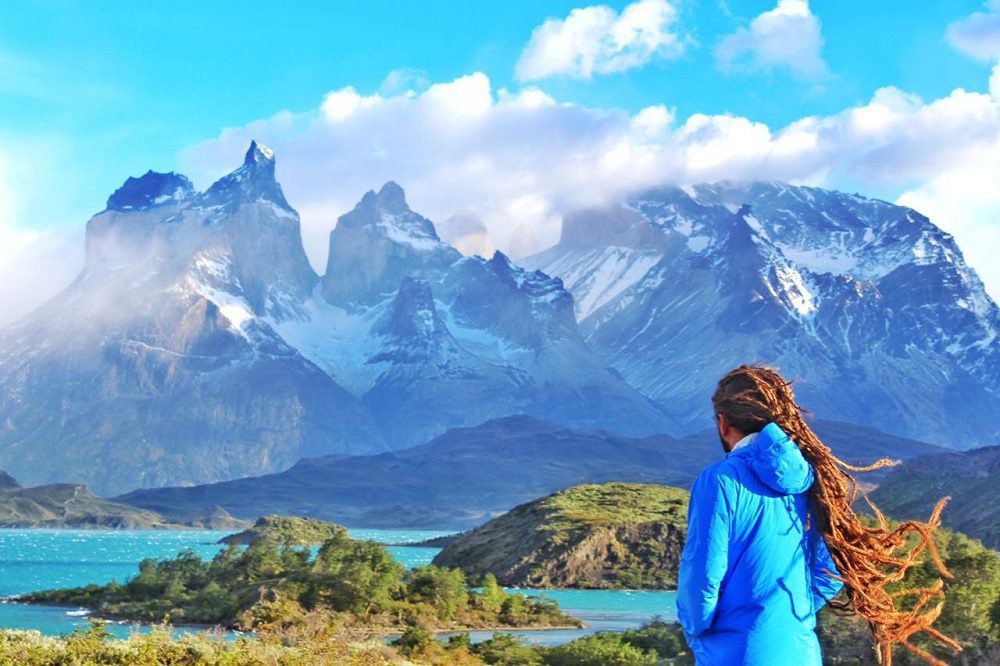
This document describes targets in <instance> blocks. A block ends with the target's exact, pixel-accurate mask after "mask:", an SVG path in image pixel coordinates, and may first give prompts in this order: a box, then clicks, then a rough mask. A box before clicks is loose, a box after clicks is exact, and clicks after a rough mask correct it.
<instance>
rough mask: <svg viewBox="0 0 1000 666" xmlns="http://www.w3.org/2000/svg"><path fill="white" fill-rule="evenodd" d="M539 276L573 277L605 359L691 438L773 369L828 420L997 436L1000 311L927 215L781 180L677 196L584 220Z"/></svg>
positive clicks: (972, 438)
mask: <svg viewBox="0 0 1000 666" xmlns="http://www.w3.org/2000/svg"><path fill="white" fill-rule="evenodd" d="M522 263H523V264H524V265H526V266H528V267H531V268H539V269H541V270H543V271H545V272H546V273H548V274H550V275H556V276H559V277H561V278H562V279H563V281H564V283H565V284H566V286H567V288H568V289H569V291H570V292H571V293H573V295H574V297H575V302H576V314H577V318H578V320H579V321H580V323H581V327H582V329H583V331H584V334H585V336H586V340H587V342H588V344H589V345H590V346H591V347H592V348H593V349H594V350H595V351H596V352H597V353H598V354H600V355H601V356H602V358H605V359H607V360H608V361H609V362H610V363H611V364H612V366H613V367H615V368H616V369H617V370H618V371H619V372H620V373H621V374H622V376H623V377H624V378H625V379H626V380H627V381H628V382H629V383H630V384H631V385H633V386H636V387H637V388H639V389H640V390H641V391H643V392H644V393H645V394H647V395H649V396H650V397H652V398H654V399H655V400H657V401H658V402H659V403H660V405H661V406H662V407H663V408H664V409H665V410H666V411H667V412H668V413H669V414H670V415H671V416H672V420H673V421H675V422H680V423H682V424H683V425H684V426H685V427H688V428H697V427H701V426H702V424H704V423H706V422H708V421H707V419H710V417H711V414H710V412H709V405H708V400H707V396H709V395H710V394H711V391H712V389H713V385H714V382H715V381H716V380H717V379H718V377H720V376H721V375H722V374H723V373H724V372H725V371H726V370H728V369H730V368H732V367H734V366H735V365H737V364H739V363H745V362H765V363H769V364H772V365H776V366H778V367H779V369H780V370H782V371H783V372H784V373H785V374H786V375H787V376H790V377H800V378H801V380H800V382H799V384H798V395H799V397H800V399H801V402H802V403H803V404H804V405H806V406H807V407H810V408H811V409H813V410H814V411H815V413H817V414H820V415H822V416H824V417H826V418H834V419H838V420H844V421H850V422H853V423H858V424H864V425H871V426H874V427H876V428H879V429H881V430H884V431H886V432H891V433H894V434H898V435H904V436H910V437H917V438H920V439H924V440H927V441H933V442H935V443H940V444H944V445H947V446H952V447H959V448H964V447H968V446H971V445H974V444H977V443H987V442H990V441H993V440H994V439H995V438H996V437H997V434H998V427H997V422H998V420H997V417H998V416H1000V412H998V405H1000V393H998V390H997V387H998V386H1000V375H998V368H1000V335H998V334H1000V310H998V308H997V306H996V304H995V303H993V301H991V300H990V298H989V297H988V296H987V294H986V292H985V291H984V289H983V286H982V283H981V282H980V281H979V279H978V277H977V276H976V274H975V272H974V271H973V270H971V269H970V268H969V267H968V266H966V264H965V262H964V260H963V259H962V255H961V253H960V251H959V250H958V248H957V246H956V245H955V243H954V240H953V239H952V237H951V236H949V235H948V234H946V233H944V232H943V231H941V230H940V229H939V228H938V227H936V226H935V225H934V224H932V223H931V222H930V221H929V220H928V219H927V218H926V217H924V216H922V215H920V214H919V213H917V212H916V211H913V210H910V209H907V208H904V207H900V206H894V205H892V204H888V203H885V202H882V201H877V200H873V199H866V198H864V197H861V196H858V195H847V194H843V193H839V192H830V191H826V190H820V189H817V188H808V187H792V186H787V185H782V184H777V183H755V184H749V185H737V184H721V185H711V186H707V185H706V186H698V187H694V188H690V189H688V190H681V189H675V188H666V189H661V190H655V191H651V192H647V193H645V194H643V195H641V196H638V197H636V198H634V199H632V200H630V201H629V202H627V203H626V204H624V205H622V206H616V207H613V208H610V209H607V210H597V211H587V212H585V213H581V214H578V215H576V216H570V217H569V218H568V219H567V220H566V222H565V227H564V231H563V239H562V241H561V242H560V244H559V245H557V246H555V247H554V248H551V249H550V250H547V251H545V252H543V253H541V254H539V255H536V256H534V257H530V258H527V259H525V260H523V261H522Z"/></svg>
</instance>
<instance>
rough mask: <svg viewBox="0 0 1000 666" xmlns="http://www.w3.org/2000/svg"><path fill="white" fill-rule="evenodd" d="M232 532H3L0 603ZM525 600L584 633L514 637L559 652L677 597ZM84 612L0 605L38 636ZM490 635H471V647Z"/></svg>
mask: <svg viewBox="0 0 1000 666" xmlns="http://www.w3.org/2000/svg"><path fill="white" fill-rule="evenodd" d="M350 532H351V535H352V536H353V537H354V538H357V539H370V540H372V541H378V542H380V543H410V542H417V541H423V540H424V539H429V538H432V537H436V536H441V535H444V534H449V532H435V531H421V530H364V529H352V530H351V531H350ZM226 534H229V532H213V531H170V530H121V531H94V530H10V529H3V530H0V597H2V598H6V597H9V596H10V595H15V594H23V593H25V592H33V591H36V590H44V589H51V588H57V587H72V586H78V585H87V584H89V583H107V582H110V581H111V580H118V581H125V580H128V579H129V578H131V577H132V576H134V575H135V574H136V572H137V571H138V565H139V562H140V561H141V560H143V559H145V558H149V557H157V558H163V557H172V556H173V555H175V554H176V553H177V552H179V551H180V550H182V549H184V548H191V549H193V550H194V551H195V552H197V553H199V554H200V555H201V556H202V557H205V558H210V557H212V556H213V555H215V553H217V552H218V551H219V549H220V548H221V546H219V545H217V544H216V543H215V542H216V541H218V540H219V539H220V538H222V537H223V536H225V535H226ZM389 551H390V552H391V553H392V554H393V556H394V557H395V558H396V559H397V560H399V561H400V562H401V563H402V564H404V565H405V566H407V567H414V566H418V565H421V564H427V563H429V562H430V561H431V560H432V559H433V558H434V555H436V554H437V553H438V551H439V549H438V548H414V547H405V546H390V547H389ZM519 591H521V592H524V593H525V594H532V595H535V594H547V595H548V596H550V597H552V598H553V599H555V600H556V601H558V602H559V605H560V606H562V607H563V608H564V609H565V610H567V611H568V612H569V613H571V614H572V615H575V616H576V617H578V618H580V619H581V620H583V621H584V623H585V624H586V625H587V626H586V628H585V629H583V630H554V631H526V632H514V633H519V634H520V635H522V636H524V637H525V638H526V639H527V640H529V641H531V642H535V643H544V644H555V643H562V642H565V641H569V640H573V639H574V638H578V637H580V636H582V635H585V634H589V633H593V632H595V631H606V630H615V631H620V630H623V629H627V628H630V627H637V626H639V625H641V624H642V623H643V622H646V621H647V620H649V619H651V618H653V617H654V616H657V615H658V616H660V617H662V618H663V619H666V620H672V619H674V618H675V612H674V593H672V592H642V591H601V590H519ZM87 621H88V616H87V613H86V611H85V610H84V609H74V608H61V607H58V608H57V607H46V606H25V605H21V604H16V603H0V628H3V629H37V630H39V631H40V632H42V633H43V634H50V635H58V634H65V633H69V632H71V631H73V629H75V628H77V627H83V626H86V625H87ZM109 629H110V630H111V631H112V632H113V633H115V634H117V635H119V636H127V635H128V634H129V633H130V632H132V631H144V630H145V629H144V628H143V627H140V626H138V625H130V624H127V623H125V624H114V625H111V626H109ZM489 635H490V632H473V633H472V638H473V640H482V639H484V638H487V637H489Z"/></svg>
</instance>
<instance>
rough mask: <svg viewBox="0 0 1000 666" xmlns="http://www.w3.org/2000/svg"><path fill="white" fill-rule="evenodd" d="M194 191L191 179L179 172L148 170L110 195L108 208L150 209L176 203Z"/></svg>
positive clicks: (130, 178)
mask: <svg viewBox="0 0 1000 666" xmlns="http://www.w3.org/2000/svg"><path fill="white" fill-rule="evenodd" d="M193 193H194V187H193V186H192V185H191V181H190V180H188V179H187V177H186V176H183V175H181V174H179V173H174V172H173V171H171V172H169V173H159V172H156V171H147V172H146V173H145V174H143V175H142V176H139V177H138V178H134V177H132V176H129V178H128V179H127V180H126V181H125V182H124V183H123V184H122V186H121V187H119V188H118V189H117V190H115V191H114V193H113V194H112V195H111V196H110V197H108V204H107V210H118V211H135V210H149V209H150V208H155V207H157V206H165V205H168V204H176V203H179V202H181V201H184V200H185V199H187V198H188V197H190V196H191V195H192V194H193Z"/></svg>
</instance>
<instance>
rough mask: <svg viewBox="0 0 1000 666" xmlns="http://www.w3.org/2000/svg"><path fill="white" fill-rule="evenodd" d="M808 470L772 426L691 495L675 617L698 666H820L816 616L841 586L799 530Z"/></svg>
mask: <svg viewBox="0 0 1000 666" xmlns="http://www.w3.org/2000/svg"><path fill="white" fill-rule="evenodd" d="M812 483H813V470H812V466H811V465H809V463H808V462H806V459H805V458H804V457H803V456H802V453H801V452H800V451H799V448H798V446H796V445H795V442H793V441H792V440H791V439H790V438H789V437H788V435H787V434H785V432H784V431H783V430H781V428H779V427H778V425H777V424H776V423H769V424H767V426H765V427H764V429H763V430H761V431H760V432H759V433H758V434H757V436H756V438H755V439H754V440H753V441H752V442H751V443H750V444H748V445H746V446H744V447H742V448H740V449H738V450H736V451H733V452H731V453H729V454H728V455H727V456H726V457H725V458H724V459H723V460H720V461H719V462H717V463H715V464H714V465H712V466H710V467H708V468H706V469H705V471H703V472H702V473H701V475H700V476H699V477H698V480H697V481H695V483H694V487H693V488H692V489H691V503H690V506H689V509H688V533H687V543H686V544H685V546H684V554H683V556H682V557H681V564H680V572H679V574H678V585H677V587H678V589H677V617H678V619H679V620H680V623H681V626H682V627H683V628H684V633H685V635H686V637H687V640H688V644H689V645H690V646H691V649H692V651H693V652H694V655H695V661H696V663H697V664H699V666H702V665H711V666H736V665H738V664H748V665H753V666H757V665H760V666H764V665H766V666H786V665H787V666H811V665H813V664H815V665H817V666H819V665H820V664H821V663H822V660H821V658H820V650H819V642H818V641H817V639H816V632H815V628H816V612H817V611H818V610H819V609H820V608H822V607H823V605H824V604H825V603H826V601H827V600H828V599H831V598H832V597H833V596H835V595H836V594H837V592H839V591H840V588H841V587H842V586H843V583H841V582H840V581H839V580H836V579H834V578H831V576H830V574H831V573H832V574H836V572H837V570H836V568H835V565H834V563H833V560H832V559H831V558H830V554H829V552H828V551H827V549H826V544H825V543H824V541H823V537H822V536H821V535H820V533H819V531H818V529H815V522H816V521H815V520H813V521H812V526H813V529H809V530H807V529H805V527H806V519H807V511H808V507H809V499H808V497H807V496H806V491H807V490H809V487H810V486H812Z"/></svg>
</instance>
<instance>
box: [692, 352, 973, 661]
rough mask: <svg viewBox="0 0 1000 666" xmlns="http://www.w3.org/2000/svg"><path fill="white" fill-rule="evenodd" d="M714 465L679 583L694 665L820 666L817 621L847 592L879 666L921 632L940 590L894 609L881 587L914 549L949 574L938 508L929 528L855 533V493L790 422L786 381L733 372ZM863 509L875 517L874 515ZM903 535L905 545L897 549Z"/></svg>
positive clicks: (754, 369)
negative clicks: (939, 546) (937, 532)
mask: <svg viewBox="0 0 1000 666" xmlns="http://www.w3.org/2000/svg"><path fill="white" fill-rule="evenodd" d="M712 405H713V407H714V409H715V414H716V422H717V426H718V430H719V438H720V439H721V440H722V446H723V449H724V450H725V451H726V457H725V458H724V459H723V460H721V461H719V462H718V463H716V464H714V465H712V466H710V467H708V468H707V469H705V470H704V472H702V474H701V475H700V476H699V477H698V480H697V481H695V484H694V486H693V488H692V490H691V502H690V507H689V514H688V537H687V543H686V544H685V548H684V554H683V557H682V559H681V565H680V573H679V579H678V593H677V613H678V619H679V620H680V623H681V625H682V626H683V628H684V631H685V634H686V636H687V639H688V643H689V644H690V646H691V648H692V650H693V651H694V654H695V658H696V661H697V663H698V664H699V665H702V664H711V665H716V664H717V665H724V666H730V665H736V664H748V665H760V666H764V665H766V666H784V665H786V664H787V665H788V666H811V665H813V664H815V665H817V666H818V665H819V664H821V663H822V660H821V657H820V649H819V642H818V640H817V638H816V633H815V627H816V612H817V611H818V610H819V609H820V608H822V606H823V605H824V604H825V603H827V602H828V601H830V600H832V599H833V598H834V597H835V596H836V595H837V593H838V592H839V591H840V590H841V588H846V592H847V601H846V602H842V603H840V602H838V603H836V604H835V605H837V606H838V607H840V608H851V609H853V610H854V612H856V613H857V614H858V615H860V616H861V617H862V618H864V619H865V620H867V621H868V623H869V626H870V627H871V630H872V636H873V637H874V639H875V641H876V649H877V653H878V657H879V659H880V661H881V662H882V663H883V664H890V663H891V660H892V645H893V644H894V643H897V642H898V643H901V644H902V645H904V646H905V647H906V648H907V649H909V650H910V651H911V652H914V653H915V654H917V655H919V656H921V657H924V658H925V659H927V660H928V661H930V662H932V663H941V662H939V661H937V660H935V659H934V658H933V657H932V656H931V655H929V654H927V653H926V652H924V651H922V650H920V649H919V648H917V647H915V646H914V645H912V643H911V642H910V637H911V636H912V635H913V634H914V633H916V632H919V631H927V632H929V633H930V634H931V635H932V636H933V637H934V638H936V639H937V640H939V641H941V642H942V643H944V644H946V645H948V646H949V647H951V648H953V649H959V647H958V645H957V644H956V643H955V642H954V641H952V640H951V639H949V638H947V637H945V636H942V635H941V634H939V633H937V632H936V631H934V630H933V629H932V628H931V624H932V623H933V621H934V620H935V619H936V618H937V615H938V614H939V613H940V608H932V609H926V606H925V604H926V602H927V601H928V600H929V599H930V598H933V597H936V596H942V592H941V589H940V585H939V586H938V587H937V588H933V589H929V590H923V591H922V592H921V595H922V597H923V599H922V601H923V603H918V604H917V605H916V606H915V607H914V606H913V605H912V604H911V606H910V607H911V608H913V610H908V611H907V610H900V609H898V608H897V607H896V602H895V600H894V598H893V597H892V596H891V594H890V593H889V592H887V591H886V589H885V586H886V585H887V584H888V583H890V582H895V581H898V580H900V579H901V578H902V576H903V575H904V574H905V572H906V570H907V569H908V568H909V567H911V566H913V565H914V564H916V563H917V561H918V560H917V557H918V555H919V554H920V553H921V552H922V551H923V550H924V549H925V548H926V549H929V550H930V552H931V555H932V557H933V558H934V561H935V563H936V564H937V565H938V568H939V569H940V570H941V572H942V573H943V574H945V575H947V572H946V571H945V570H944V566H943V565H942V564H941V561H940V558H938V557H937V553H936V551H935V549H934V544H933V541H932V540H931V536H932V531H933V529H934V528H935V527H936V526H937V524H938V516H939V514H940V511H941V508H942V507H943V505H944V500H942V501H941V502H940V503H939V504H938V506H937V508H936V509H935V511H934V513H933V515H932V516H931V519H930V521H929V523H918V522H908V523H903V524H901V525H899V526H898V527H895V528H891V527H890V526H889V525H888V523H887V522H886V521H885V519H884V518H883V517H882V515H881V514H880V513H878V511H877V509H876V510H875V513H876V516H877V518H878V524H877V525H876V526H874V527H873V526H871V525H868V524H865V523H863V522H862V521H861V520H860V519H859V518H858V516H857V515H856V514H855V513H854V510H853V509H852V505H853V503H854V500H855V499H856V496H857V485H856V483H855V481H854V479H853V477H851V476H850V474H848V472H847V470H850V471H866V470H869V469H876V468H879V467H884V466H886V465H891V464H894V463H892V462H891V461H888V460H880V461H878V462H877V463H875V464H874V465H872V466H871V467H868V468H857V467H852V466H850V465H847V464H846V463H844V462H842V461H840V460H838V459H837V458H835V457H834V456H833V454H832V453H831V452H830V449H829V448H827V447H826V446H825V445H823V443H822V442H821V441H820V440H819V438H818V437H817V436H816V434H815V433H814V432H813V431H812V429H810V427H809V426H808V425H807V424H806V422H805V421H804V420H803V418H802V412H803V410H802V408H801V407H800V406H799V405H798V404H797V403H796V402H795V396H794V394H793V392H792V387H791V384H790V382H786V381H785V380H784V379H782V377H781V376H780V375H779V374H778V373H777V372H775V371H774V370H771V369H770V368H766V367H761V366H747V365H743V366H740V367H738V368H736V369H735V370H732V371H731V372H729V373H728V374H726V376H724V377H723V378H722V379H721V380H720V381H719V385H718V388H717V389H716V391H715V394H714V395H713V396H712ZM873 508H874V507H873ZM911 533H915V534H916V535H917V537H918V538H917V540H916V541H915V542H914V541H913V539H912V538H911V539H909V540H908V539H907V535H909V534H911Z"/></svg>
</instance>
